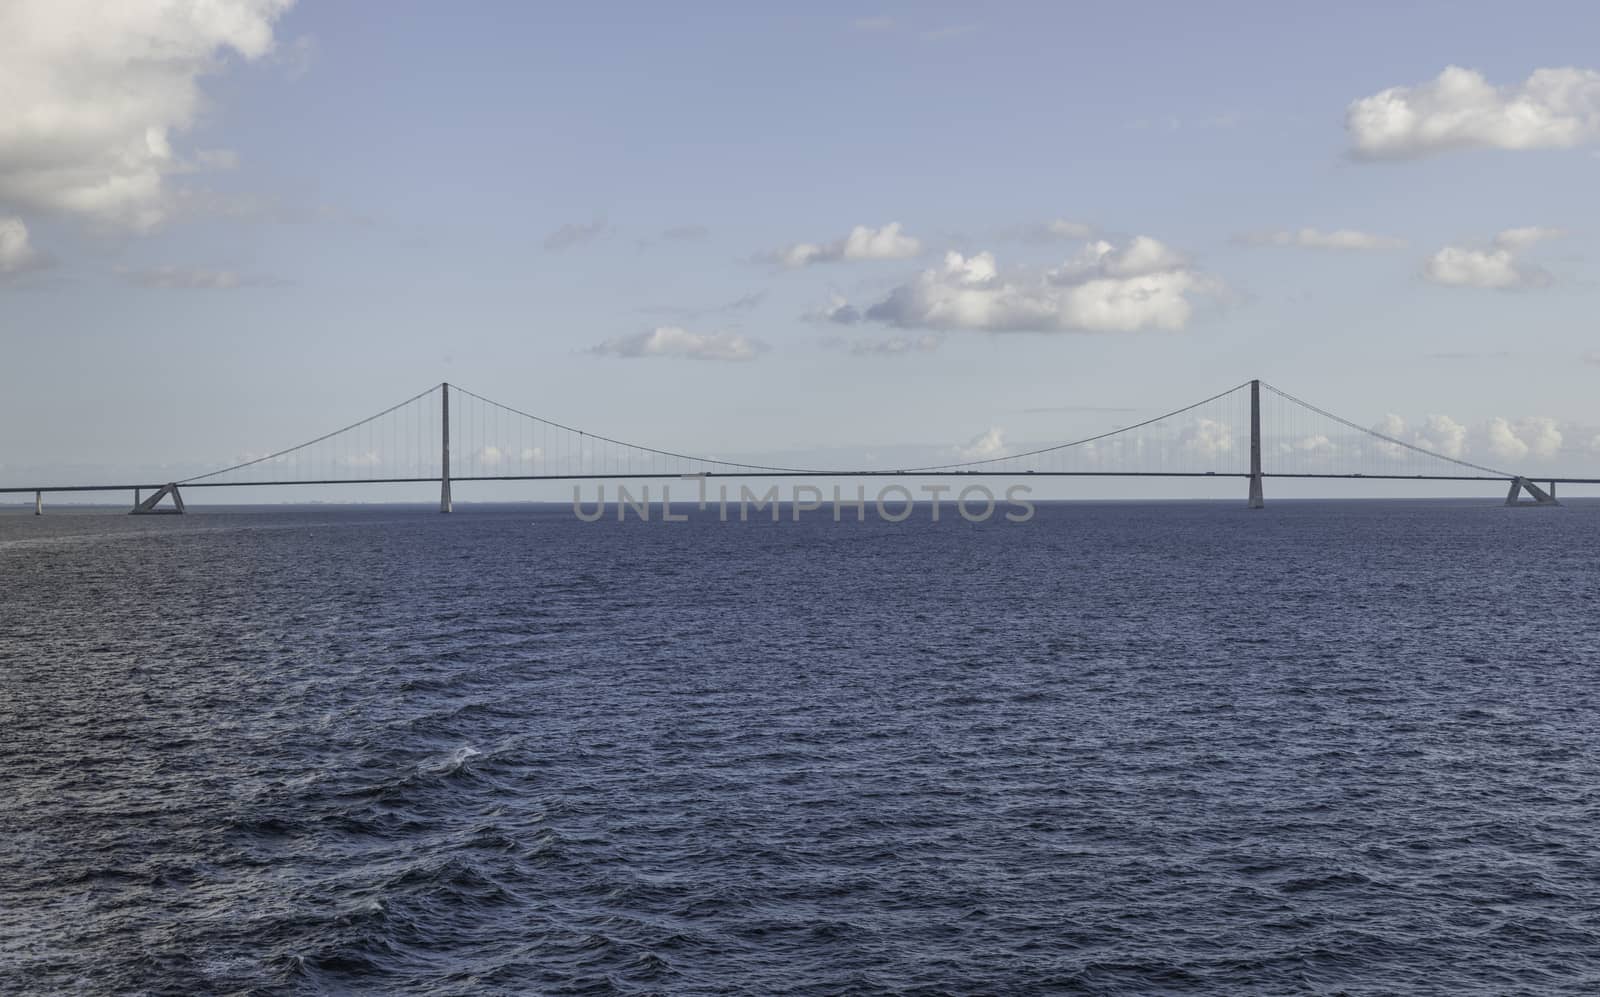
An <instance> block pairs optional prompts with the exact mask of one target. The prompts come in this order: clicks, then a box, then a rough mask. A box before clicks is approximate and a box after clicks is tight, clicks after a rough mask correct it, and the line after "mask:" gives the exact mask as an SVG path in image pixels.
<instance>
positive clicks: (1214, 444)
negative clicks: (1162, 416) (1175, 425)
mask: <svg viewBox="0 0 1600 997" xmlns="http://www.w3.org/2000/svg"><path fill="white" fill-rule="evenodd" d="M1178 442H1179V444H1180V445H1182V447H1183V449H1184V451H1185V452H1187V453H1191V454H1194V455H1195V456H1197V457H1221V456H1223V455H1224V454H1229V453H1232V452H1233V428H1232V427H1231V426H1229V425H1228V424H1227V423H1224V422H1218V421H1217V420H1215V419H1196V420H1195V421H1194V422H1193V423H1191V424H1190V425H1188V426H1185V427H1184V428H1183V430H1182V432H1180V433H1179V434H1178Z"/></svg>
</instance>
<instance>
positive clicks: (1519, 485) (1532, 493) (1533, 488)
mask: <svg viewBox="0 0 1600 997" xmlns="http://www.w3.org/2000/svg"><path fill="white" fill-rule="evenodd" d="M1523 492H1527V493H1528V496H1529V498H1531V499H1533V501H1531V502H1524V501H1522V500H1521V499H1519V498H1518V496H1520V495H1521V494H1522V493H1523ZM1560 504H1561V503H1560V502H1557V501H1556V483H1555V482H1554V481H1552V482H1550V490H1549V491H1548V492H1547V491H1545V490H1544V489H1543V488H1540V487H1539V486H1538V485H1536V484H1534V483H1533V482H1531V481H1529V480H1528V479H1527V478H1512V479H1511V490H1510V491H1509V492H1507V493H1506V505H1556V506H1558V505H1560Z"/></svg>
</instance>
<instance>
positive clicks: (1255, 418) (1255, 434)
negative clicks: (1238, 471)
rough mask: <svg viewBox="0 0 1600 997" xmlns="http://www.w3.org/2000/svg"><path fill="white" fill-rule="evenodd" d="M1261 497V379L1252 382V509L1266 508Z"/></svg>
mask: <svg viewBox="0 0 1600 997" xmlns="http://www.w3.org/2000/svg"><path fill="white" fill-rule="evenodd" d="M1265 506H1266V503H1265V501H1263V499H1262V496H1261V379H1260V378H1256V379H1253V380H1252V381H1251V382H1250V508H1252V509H1261V508H1265Z"/></svg>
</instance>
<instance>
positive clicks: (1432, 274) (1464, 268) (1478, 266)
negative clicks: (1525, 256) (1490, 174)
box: [1422, 225, 1561, 290]
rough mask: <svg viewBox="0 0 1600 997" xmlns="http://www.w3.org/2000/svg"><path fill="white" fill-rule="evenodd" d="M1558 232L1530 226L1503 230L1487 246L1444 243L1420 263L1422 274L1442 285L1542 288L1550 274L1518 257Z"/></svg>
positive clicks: (1557, 234)
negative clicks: (1477, 246) (1425, 261)
mask: <svg viewBox="0 0 1600 997" xmlns="http://www.w3.org/2000/svg"><path fill="white" fill-rule="evenodd" d="M1560 234H1561V231H1560V230H1559V229H1553V228H1543V227H1540V226H1537V225H1530V226H1527V227H1525V228H1513V229H1506V230H1505V231H1504V232H1501V233H1500V234H1499V235H1497V236H1495V237H1494V242H1493V243H1492V244H1491V245H1490V246H1488V247H1484V248H1474V247H1470V246H1446V247H1444V248H1443V249H1441V250H1439V251H1438V252H1437V253H1434V254H1433V256H1432V257H1430V258H1429V259H1428V261H1427V263H1425V264H1424V265H1423V268H1422V275H1423V276H1424V277H1425V278H1427V279H1428V280H1430V281H1432V282H1433V283H1435V284H1442V285H1444V286H1446V287H1487V288H1497V289H1500V290H1514V289H1520V288H1530V287H1544V286H1546V285H1548V284H1549V283H1550V275H1549V274H1548V273H1546V272H1545V271H1544V270H1542V269H1540V268H1539V267H1536V266H1532V265H1530V264H1527V263H1524V262H1522V261H1521V260H1520V259H1519V256H1520V255H1521V254H1522V253H1523V252H1524V251H1525V250H1527V249H1528V248H1529V247H1531V246H1533V245H1534V244H1536V243H1538V242H1542V241H1544V240H1545V239H1552V238H1555V237H1556V236H1559V235H1560Z"/></svg>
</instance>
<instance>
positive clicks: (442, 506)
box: [439, 381, 452, 512]
mask: <svg viewBox="0 0 1600 997" xmlns="http://www.w3.org/2000/svg"><path fill="white" fill-rule="evenodd" d="M439 397H440V399H442V400H441V401H440V403H439V411H440V413H441V414H442V415H443V416H444V418H443V419H442V420H440V421H441V422H442V423H443V430H444V435H443V439H442V440H441V441H440V446H439V511H440V512H450V511H452V506H451V502H450V382H449V381H446V382H444V383H443V384H441V385H439Z"/></svg>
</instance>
